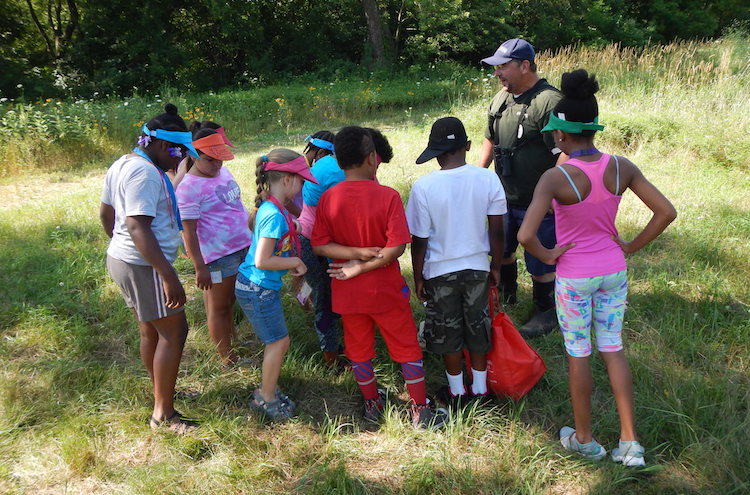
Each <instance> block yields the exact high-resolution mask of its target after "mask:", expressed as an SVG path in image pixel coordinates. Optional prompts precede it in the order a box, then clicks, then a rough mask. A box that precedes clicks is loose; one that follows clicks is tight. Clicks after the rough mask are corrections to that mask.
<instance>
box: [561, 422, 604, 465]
mask: <svg viewBox="0 0 750 495" xmlns="http://www.w3.org/2000/svg"><path fill="white" fill-rule="evenodd" d="M560 443H561V444H562V446H563V447H565V449H567V450H569V451H571V452H577V453H579V454H581V455H582V456H583V457H585V458H587V459H591V460H592V461H601V460H602V459H604V457H606V456H607V450H606V449H605V448H604V447H602V446H601V445H600V444H599V442H597V441H596V440H594V439H593V438H592V439H591V441H590V442H589V443H580V442H579V441H578V439H577V438H576V431H575V430H574V429H573V428H571V427H569V426H563V427H562V428H561V429H560Z"/></svg>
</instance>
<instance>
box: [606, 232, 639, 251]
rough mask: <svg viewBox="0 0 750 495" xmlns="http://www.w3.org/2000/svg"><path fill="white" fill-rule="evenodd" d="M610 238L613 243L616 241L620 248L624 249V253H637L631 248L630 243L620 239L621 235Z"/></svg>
mask: <svg viewBox="0 0 750 495" xmlns="http://www.w3.org/2000/svg"><path fill="white" fill-rule="evenodd" d="M610 237H611V238H612V240H613V241H615V242H616V243H617V244H618V245H619V246H620V248H622V252H623V253H625V254H633V253H634V252H635V250H634V249H633V248H631V247H630V243H629V242H628V241H626V240H625V239H623V238H622V237H620V236H619V235H613V236H610Z"/></svg>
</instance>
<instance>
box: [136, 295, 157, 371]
mask: <svg viewBox="0 0 750 495" xmlns="http://www.w3.org/2000/svg"><path fill="white" fill-rule="evenodd" d="M131 309H132V310H133V314H134V315H135V319H136V321H138V314H137V313H136V312H135V309H133V308H131ZM138 330H139V331H140V334H141V344H140V352H141V361H143V365H144V366H145V367H146V371H148V376H149V378H151V385H153V384H154V352H156V344H157V343H158V342H159V334H158V333H157V331H156V328H154V326H153V325H152V324H151V322H148V321H139V322H138Z"/></svg>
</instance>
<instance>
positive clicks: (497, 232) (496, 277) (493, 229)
mask: <svg viewBox="0 0 750 495" xmlns="http://www.w3.org/2000/svg"><path fill="white" fill-rule="evenodd" d="M503 217H504V215H487V223H488V226H489V235H490V256H491V257H492V261H491V262H490V285H492V286H493V287H497V286H499V285H500V260H501V259H502V257H503V251H504V248H505V228H504V226H503ZM412 249H414V248H413V247H412Z"/></svg>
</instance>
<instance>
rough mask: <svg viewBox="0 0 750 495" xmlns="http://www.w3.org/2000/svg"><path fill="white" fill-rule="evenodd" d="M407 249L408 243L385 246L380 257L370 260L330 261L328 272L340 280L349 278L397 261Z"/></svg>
mask: <svg viewBox="0 0 750 495" xmlns="http://www.w3.org/2000/svg"><path fill="white" fill-rule="evenodd" d="M405 250H406V244H399V245H398V246H391V247H384V248H383V249H382V250H381V251H380V254H379V257H376V258H371V259H370V260H369V261H361V260H358V259H352V260H349V261H347V262H345V263H330V265H329V266H330V267H331V268H330V269H328V273H329V274H330V276H331V277H332V278H336V279H339V280H349V279H350V278H354V277H356V276H357V275H362V274H363V273H367V272H371V271H373V270H377V269H378V268H382V267H384V266H386V265H388V264H390V263H391V262H392V261H396V260H397V259H398V258H399V257H400V256H401V255H402V254H404V251H405Z"/></svg>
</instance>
